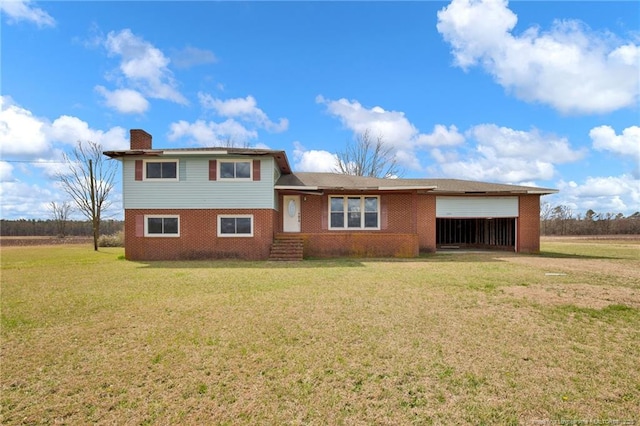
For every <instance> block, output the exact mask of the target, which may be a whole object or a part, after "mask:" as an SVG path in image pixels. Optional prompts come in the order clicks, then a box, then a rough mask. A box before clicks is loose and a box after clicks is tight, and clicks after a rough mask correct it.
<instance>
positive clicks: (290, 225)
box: [282, 195, 300, 232]
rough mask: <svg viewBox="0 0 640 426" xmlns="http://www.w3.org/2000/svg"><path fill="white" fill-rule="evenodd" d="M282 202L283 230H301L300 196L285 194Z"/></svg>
mask: <svg viewBox="0 0 640 426" xmlns="http://www.w3.org/2000/svg"><path fill="white" fill-rule="evenodd" d="M282 204H283V206H282V207H283V212H282V220H283V222H282V230H283V231H284V232H300V196H299V195H284V196H283V197H282Z"/></svg>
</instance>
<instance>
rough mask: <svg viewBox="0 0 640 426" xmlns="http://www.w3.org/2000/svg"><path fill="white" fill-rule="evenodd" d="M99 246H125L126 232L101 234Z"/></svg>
mask: <svg viewBox="0 0 640 426" xmlns="http://www.w3.org/2000/svg"><path fill="white" fill-rule="evenodd" d="M98 247H124V232H122V231H120V232H116V233H115V234H111V235H100V237H99V238H98Z"/></svg>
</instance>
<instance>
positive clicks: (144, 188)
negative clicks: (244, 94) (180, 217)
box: [122, 156, 275, 209]
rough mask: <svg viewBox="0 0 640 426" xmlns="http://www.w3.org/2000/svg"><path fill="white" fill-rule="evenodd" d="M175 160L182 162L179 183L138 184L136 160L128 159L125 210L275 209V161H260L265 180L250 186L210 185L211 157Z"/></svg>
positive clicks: (212, 183)
mask: <svg viewBox="0 0 640 426" xmlns="http://www.w3.org/2000/svg"><path fill="white" fill-rule="evenodd" d="M162 158H163V159H169V157H162ZM173 158H175V159H177V160H178V161H179V165H178V167H179V172H178V173H179V176H178V177H179V181H169V182H162V181H152V182H150V181H144V180H141V181H137V180H135V160H136V159H135V158H130V159H129V158H125V159H124V161H123V167H122V169H123V198H124V200H123V204H124V208H125V209H255V208H258V209H263V208H269V209H272V208H274V205H275V196H274V191H273V187H274V181H273V180H272V179H273V176H274V173H273V169H274V168H275V163H274V160H273V158H271V157H261V158H260V177H261V180H259V181H248V182H247V181H245V182H229V181H219V180H215V181H210V180H209V160H212V159H214V158H211V157H204V158H201V157H178V156H176V157H171V159H173ZM243 158H244V159H246V157H243ZM137 159H141V158H137ZM215 159H216V160H218V161H220V160H221V159H220V158H215ZM223 159H231V158H230V157H224V158H223Z"/></svg>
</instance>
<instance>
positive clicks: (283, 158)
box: [103, 147, 291, 173]
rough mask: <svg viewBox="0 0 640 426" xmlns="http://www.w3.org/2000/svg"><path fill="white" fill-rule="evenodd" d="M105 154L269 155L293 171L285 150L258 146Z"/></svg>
mask: <svg viewBox="0 0 640 426" xmlns="http://www.w3.org/2000/svg"><path fill="white" fill-rule="evenodd" d="M103 154H104V155H106V156H108V157H111V158H121V157H125V156H132V155H138V156H145V155H147V156H162V155H206V154H211V155H221V154H224V155H253V156H255V155H268V156H271V157H273V158H274V159H275V161H276V164H277V165H278V168H279V169H280V171H281V172H282V173H291V166H290V165H289V160H288V159H287V154H286V152H285V151H279V150H272V149H257V148H227V147H205V148H167V149H141V150H122V151H105V152H104V153H103Z"/></svg>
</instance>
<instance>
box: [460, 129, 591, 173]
mask: <svg viewBox="0 0 640 426" xmlns="http://www.w3.org/2000/svg"><path fill="white" fill-rule="evenodd" d="M467 134H468V135H469V136H471V137H473V138H474V139H475V140H476V141H478V150H479V151H481V152H485V153H489V152H491V153H492V155H495V156H496V157H502V158H504V157H508V158H521V159H530V158H536V159H538V160H541V161H544V162H547V163H556V164H558V163H569V162H573V161H576V160H579V159H581V158H583V157H584V154H585V152H584V151H574V150H572V149H571V146H570V144H569V141H568V140H567V139H566V138H560V137H557V136H555V135H552V134H542V133H540V131H538V130H537V129H533V130H531V131H528V132H526V131H522V130H514V129H510V128H508V127H498V126H496V125H495V124H480V125H477V126H474V127H472V128H471V129H470V130H469V131H468V132H467Z"/></svg>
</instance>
